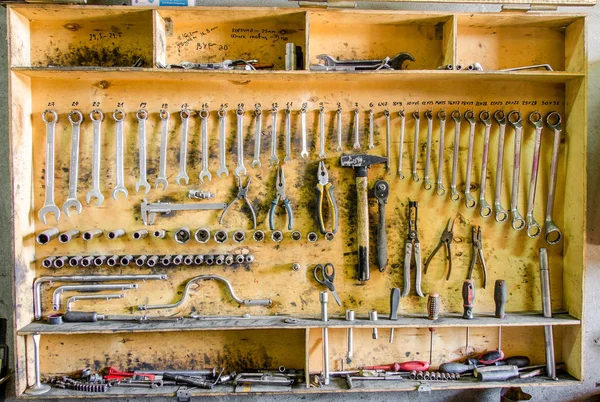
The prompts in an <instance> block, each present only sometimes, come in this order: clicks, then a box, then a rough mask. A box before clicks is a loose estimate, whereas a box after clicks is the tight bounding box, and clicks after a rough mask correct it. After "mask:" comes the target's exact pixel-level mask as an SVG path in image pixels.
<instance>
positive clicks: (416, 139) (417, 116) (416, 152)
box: [411, 111, 421, 183]
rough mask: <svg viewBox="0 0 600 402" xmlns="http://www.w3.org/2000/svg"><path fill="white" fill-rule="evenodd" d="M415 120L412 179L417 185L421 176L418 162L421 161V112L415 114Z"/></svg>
mask: <svg viewBox="0 0 600 402" xmlns="http://www.w3.org/2000/svg"><path fill="white" fill-rule="evenodd" d="M413 119H414V120H415V136H414V142H413V160H412V172H411V174H412V179H413V181H414V182H415V183H417V182H418V181H419V180H420V179H419V175H418V174H417V160H418V159H419V148H420V147H419V131H420V124H419V123H420V122H421V112H420V111H415V112H413Z"/></svg>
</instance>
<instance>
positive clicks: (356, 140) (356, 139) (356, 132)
mask: <svg viewBox="0 0 600 402" xmlns="http://www.w3.org/2000/svg"><path fill="white" fill-rule="evenodd" d="M359 119H360V110H358V106H357V107H356V108H355V109H354V149H360V138H359Z"/></svg>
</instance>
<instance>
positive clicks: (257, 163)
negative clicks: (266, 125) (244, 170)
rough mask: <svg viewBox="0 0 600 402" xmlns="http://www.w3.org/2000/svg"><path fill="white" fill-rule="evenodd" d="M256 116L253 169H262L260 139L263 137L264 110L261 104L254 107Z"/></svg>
mask: <svg viewBox="0 0 600 402" xmlns="http://www.w3.org/2000/svg"><path fill="white" fill-rule="evenodd" d="M254 116H255V117H256V128H255V131H254V160H253V161H252V167H253V168H254V169H257V168H258V169H260V167H261V163H260V137H261V136H262V109H261V108H260V103H257V104H255V105H254Z"/></svg>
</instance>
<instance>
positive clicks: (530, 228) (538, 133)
mask: <svg viewBox="0 0 600 402" xmlns="http://www.w3.org/2000/svg"><path fill="white" fill-rule="evenodd" d="M529 123H531V125H532V126H533V127H534V128H535V137H534V140H533V159H532V162H531V179H530V180H529V193H528V194H527V196H528V197H527V213H526V215H525V219H526V220H527V236H529V237H531V238H532V239H535V238H536V237H538V236H539V235H540V233H542V228H541V227H540V225H539V224H538V223H537V222H536V220H535V218H534V216H533V209H534V206H535V190H536V189H537V177H538V171H539V170H538V169H539V165H540V149H541V147H542V128H543V127H544V121H543V118H542V115H541V114H540V112H538V111H535V112H531V113H530V114H529Z"/></svg>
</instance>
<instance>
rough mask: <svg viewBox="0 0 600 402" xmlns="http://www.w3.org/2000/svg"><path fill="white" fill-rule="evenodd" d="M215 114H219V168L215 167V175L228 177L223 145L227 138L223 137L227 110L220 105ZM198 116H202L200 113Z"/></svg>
mask: <svg viewBox="0 0 600 402" xmlns="http://www.w3.org/2000/svg"><path fill="white" fill-rule="evenodd" d="M207 113H208V112H207ZM217 114H218V115H219V168H218V169H217V176H218V177H219V178H222V177H223V175H225V177H229V170H228V169H227V159H225V147H226V145H227V144H226V141H227V140H226V138H225V122H226V120H227V110H226V109H225V108H224V107H223V106H221V108H220V109H219V111H218V112H217ZM200 118H202V114H200Z"/></svg>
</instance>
